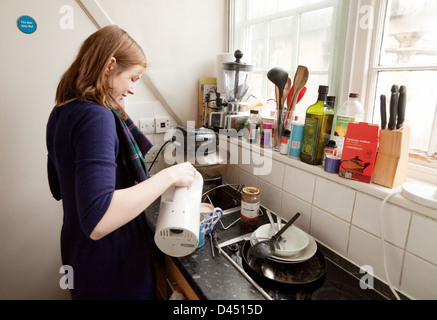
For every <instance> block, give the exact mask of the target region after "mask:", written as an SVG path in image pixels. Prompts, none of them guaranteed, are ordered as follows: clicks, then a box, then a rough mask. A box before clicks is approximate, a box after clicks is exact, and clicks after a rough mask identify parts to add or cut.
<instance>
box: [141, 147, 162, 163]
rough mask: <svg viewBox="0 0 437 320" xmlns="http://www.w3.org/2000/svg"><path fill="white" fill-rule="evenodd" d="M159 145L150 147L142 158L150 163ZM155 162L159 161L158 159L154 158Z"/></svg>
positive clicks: (156, 153)
mask: <svg viewBox="0 0 437 320" xmlns="http://www.w3.org/2000/svg"><path fill="white" fill-rule="evenodd" d="M158 151H159V146H154V147H152V149H150V150H149V152H147V154H146V155H145V156H144V159H145V160H146V163H152V162H153V160H155V158H156V156H157V155H158ZM156 162H159V159H156Z"/></svg>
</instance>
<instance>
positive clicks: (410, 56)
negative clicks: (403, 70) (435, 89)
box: [380, 0, 437, 65]
mask: <svg viewBox="0 0 437 320" xmlns="http://www.w3.org/2000/svg"><path fill="white" fill-rule="evenodd" d="M389 14H390V17H389V19H390V20H389V24H388V28H386V30H385V33H384V39H383V47H382V50H381V58H380V64H381V65H403V64H410V65H418V64H437V19H436V17H437V0H415V1H411V0H393V1H392V6H391V10H389Z"/></svg>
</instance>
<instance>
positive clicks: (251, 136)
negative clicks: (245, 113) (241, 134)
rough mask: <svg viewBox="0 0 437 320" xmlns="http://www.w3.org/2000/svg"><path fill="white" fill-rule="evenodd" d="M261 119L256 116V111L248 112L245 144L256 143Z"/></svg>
mask: <svg viewBox="0 0 437 320" xmlns="http://www.w3.org/2000/svg"><path fill="white" fill-rule="evenodd" d="M260 122H261V118H260V117H259V115H258V110H250V117H249V119H248V120H247V131H248V132H247V142H249V143H257V142H258V128H259V124H260Z"/></svg>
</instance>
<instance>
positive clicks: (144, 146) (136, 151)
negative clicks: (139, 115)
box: [107, 103, 152, 184]
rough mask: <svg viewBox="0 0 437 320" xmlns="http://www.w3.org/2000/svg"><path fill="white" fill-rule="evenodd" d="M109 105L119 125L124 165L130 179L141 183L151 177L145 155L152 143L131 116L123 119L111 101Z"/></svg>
mask: <svg viewBox="0 0 437 320" xmlns="http://www.w3.org/2000/svg"><path fill="white" fill-rule="evenodd" d="M107 105H108V107H110V109H111V110H112V113H113V114H114V117H115V122H116V125H117V136H118V140H119V144H120V147H119V152H121V156H122V157H121V158H122V160H123V164H124V167H125V169H126V171H127V174H128V179H130V180H133V183H134V184H135V183H140V182H142V181H144V180H146V179H147V178H148V177H149V172H148V171H147V167H146V161H145V160H144V155H145V154H146V153H147V152H148V151H149V150H150V149H151V148H152V144H151V143H150V141H149V140H148V139H147V138H146V136H145V135H144V134H143V133H142V132H141V131H140V130H139V129H138V127H137V126H136V125H135V124H134V123H133V121H132V120H131V118H129V117H128V118H127V119H126V120H123V119H122V118H121V116H120V114H119V113H118V111H117V110H115V109H114V108H113V107H112V106H111V105H110V104H109V103H108V104H107Z"/></svg>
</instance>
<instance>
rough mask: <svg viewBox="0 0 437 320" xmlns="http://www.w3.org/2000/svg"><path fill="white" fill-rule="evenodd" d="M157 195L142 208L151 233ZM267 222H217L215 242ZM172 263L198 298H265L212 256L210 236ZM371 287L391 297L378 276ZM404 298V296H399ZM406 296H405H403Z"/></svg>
mask: <svg viewBox="0 0 437 320" xmlns="http://www.w3.org/2000/svg"><path fill="white" fill-rule="evenodd" d="M159 205H160V198H158V199H157V200H156V201H155V202H154V203H153V204H152V205H150V206H149V207H148V208H147V210H146V216H147V222H148V225H149V227H150V228H151V230H152V231H153V232H154V231H155V227H156V223H157V219H158V213H159ZM239 215H240V213H239V212H235V213H231V214H229V215H225V216H224V217H223V218H222V222H223V224H224V226H229V225H230V224H231V223H232V222H234V221H235V220H236V219H237V218H238V217H239ZM266 223H269V222H268V219H267V217H266V216H265V215H264V216H262V217H260V219H259V221H258V224H257V226H255V227H253V228H247V227H244V226H242V225H241V222H237V223H236V224H235V225H233V226H232V227H230V228H229V229H228V230H224V228H223V227H222V225H221V224H220V223H218V224H217V225H216V230H218V243H219V244H220V243H223V242H224V241H227V240H230V239H234V238H236V237H238V236H241V235H244V234H247V233H250V232H253V231H255V229H256V228H258V227H259V226H261V225H263V224H266ZM318 248H319V250H320V251H321V252H322V254H323V255H324V256H325V258H327V259H329V260H331V261H332V262H333V263H335V264H336V265H338V266H340V267H341V268H343V269H345V270H347V271H348V272H350V273H351V274H353V275H354V276H355V277H356V278H357V279H360V278H361V277H362V276H363V274H361V273H360V270H359V268H358V267H357V266H356V265H354V264H352V263H351V262H349V261H348V260H346V259H344V258H343V257H341V256H339V255H338V254H336V253H335V252H333V251H331V250H330V249H328V248H326V247H325V246H323V245H322V244H320V243H318ZM171 259H172V260H173V262H174V263H175V265H176V266H177V267H178V268H179V270H180V271H181V273H182V275H183V276H184V277H185V279H186V280H187V282H188V284H189V285H190V286H191V288H192V289H193V291H194V292H195V293H196V294H197V296H198V297H199V298H200V299H203V300H265V298H264V296H263V295H262V294H261V293H260V292H259V291H258V290H257V289H256V288H255V287H254V286H253V285H252V284H251V283H250V282H249V281H248V280H247V279H246V278H244V276H243V275H242V274H241V273H240V272H239V271H238V270H237V269H236V268H235V267H234V266H232V265H231V263H230V262H229V261H228V260H227V259H226V258H225V257H224V256H222V255H221V254H220V253H219V252H218V250H217V249H215V257H213V256H212V250H211V242H210V237H209V236H207V237H206V238H205V245H204V246H203V247H202V248H198V249H196V251H194V252H193V253H192V254H190V255H188V256H186V257H180V258H175V257H173V258H171ZM374 280H375V282H374V288H375V289H376V290H377V291H378V292H380V293H381V294H382V295H383V296H385V297H388V299H394V295H393V294H392V292H391V291H390V289H389V288H388V286H387V285H386V284H384V283H382V282H381V281H379V280H378V279H374ZM357 281H358V280H357ZM401 298H402V299H404V298H405V296H403V295H401ZM405 299H406V298H405Z"/></svg>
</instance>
